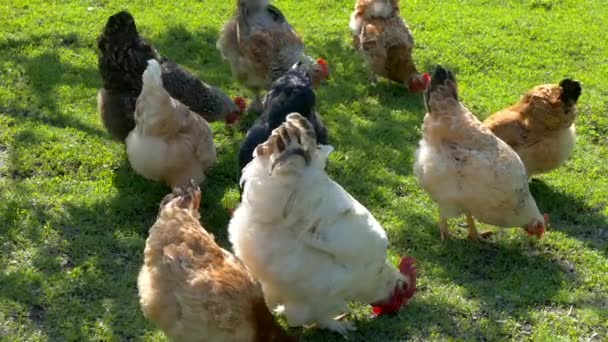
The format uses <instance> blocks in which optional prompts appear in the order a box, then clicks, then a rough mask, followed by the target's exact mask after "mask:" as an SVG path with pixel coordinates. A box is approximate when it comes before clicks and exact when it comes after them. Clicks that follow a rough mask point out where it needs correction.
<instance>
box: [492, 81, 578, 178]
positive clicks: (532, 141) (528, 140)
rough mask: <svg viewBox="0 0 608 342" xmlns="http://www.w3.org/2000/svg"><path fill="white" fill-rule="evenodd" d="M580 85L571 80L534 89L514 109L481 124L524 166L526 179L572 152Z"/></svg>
mask: <svg viewBox="0 0 608 342" xmlns="http://www.w3.org/2000/svg"><path fill="white" fill-rule="evenodd" d="M580 95H581V85H580V83H579V82H576V81H573V80H571V79H564V80H562V81H561V82H560V83H559V85H557V84H544V85H539V86H536V87H534V88H533V89H532V90H530V91H528V93H527V94H525V96H524V97H523V99H521V100H520V101H519V102H518V103H516V104H515V105H513V106H511V107H509V108H506V109H503V110H501V111H500V112H498V113H495V114H493V115H491V116H490V117H489V118H487V119H486V120H485V121H484V125H485V126H486V127H488V128H489V129H490V130H492V132H493V133H494V134H496V136H498V137H499V138H501V139H502V140H504V141H505V142H506V143H507V144H509V145H510V146H511V147H512V148H513V149H514V150H515V152H517V154H518V155H519V157H520V158H521V161H522V162H523V163H524V165H525V166H526V171H527V173H528V177H531V176H532V175H535V174H539V173H545V172H549V171H551V170H553V169H556V168H558V167H559V166H561V165H563V164H564V163H565V162H566V160H567V159H568V157H570V153H571V152H572V150H573V149H574V143H575V139H576V135H575V128H574V120H575V118H576V102H577V101H578V98H579V97H580Z"/></svg>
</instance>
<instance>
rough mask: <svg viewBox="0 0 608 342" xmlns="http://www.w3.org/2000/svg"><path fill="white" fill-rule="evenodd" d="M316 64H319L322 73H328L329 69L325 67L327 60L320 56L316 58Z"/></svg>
mask: <svg viewBox="0 0 608 342" xmlns="http://www.w3.org/2000/svg"><path fill="white" fill-rule="evenodd" d="M317 64H319V65H320V66H321V68H322V69H323V73H324V74H325V75H328V74H329V69H328V68H327V62H326V61H325V60H324V59H323V58H321V57H319V58H317Z"/></svg>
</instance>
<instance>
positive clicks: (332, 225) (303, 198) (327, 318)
mask: <svg viewBox="0 0 608 342" xmlns="http://www.w3.org/2000/svg"><path fill="white" fill-rule="evenodd" d="M331 151H332V148H331V146H327V145H319V146H317V141H316V135H315V131H314V129H313V127H312V125H311V124H310V122H309V121H308V120H306V119H305V118H304V117H302V116H301V115H300V114H297V113H292V114H290V115H288V116H287V120H286V122H285V123H283V124H282V125H281V126H280V127H279V128H277V129H275V130H274V131H273V132H272V135H271V136H270V138H268V140H266V142H265V143H263V144H260V145H258V147H257V148H256V150H255V152H254V155H255V157H254V159H253V160H252V161H251V162H250V163H249V164H248V165H247V166H246V167H245V169H244V170H243V176H242V178H241V182H242V183H243V182H244V184H245V187H244V192H243V200H242V202H241V204H240V206H239V207H238V208H237V210H236V211H235V213H234V216H233V218H232V220H231V221H230V225H229V227H228V230H229V233H230V241H231V242H232V245H233V248H234V251H235V253H236V255H237V256H238V257H239V258H241V259H242V260H243V262H244V263H245V264H246V265H247V266H248V267H249V269H250V270H251V272H252V273H253V274H254V275H255V276H256V277H257V278H258V279H259V280H260V282H261V283H262V286H263V289H264V295H265V296H266V300H267V302H268V305H269V307H270V308H276V307H280V308H281V312H282V313H283V314H284V315H285V317H286V318H287V322H288V324H289V325H290V326H301V325H308V324H313V323H316V324H317V326H318V327H321V328H326V329H330V330H333V331H336V332H339V333H341V334H343V335H346V334H347V331H349V330H354V326H353V325H352V324H350V323H349V322H343V321H339V320H337V319H335V318H336V316H338V315H339V314H341V313H344V312H345V311H347V310H348V309H347V306H346V302H347V301H349V300H353V301H359V302H363V303H366V304H371V305H372V307H373V310H374V312H375V313H376V314H383V313H394V312H397V311H398V310H399V308H400V307H401V306H402V305H403V304H405V302H407V300H408V299H409V298H411V297H412V296H413V294H414V291H415V289H416V285H415V284H416V275H415V268H414V265H413V259H412V258H408V257H406V258H403V259H402V260H401V263H400V265H399V268H398V269H397V268H395V267H394V266H393V265H391V263H390V262H389V261H388V260H387V246H388V239H387V237H386V233H385V231H384V229H382V227H381V226H380V224H379V223H378V221H376V219H375V218H374V217H373V216H372V214H371V213H370V212H369V211H368V210H367V209H366V208H365V207H364V206H363V205H361V203H359V202H358V201H357V200H356V199H354V198H353V197H352V196H351V195H350V194H349V193H348V192H346V191H345V190H344V189H343V188H342V187H341V186H340V185H338V184H337V183H335V182H334V181H332V180H331V179H330V178H329V177H328V176H327V174H326V173H325V170H324V168H325V163H326V162H327V158H328V155H329V153H330V152H331Z"/></svg>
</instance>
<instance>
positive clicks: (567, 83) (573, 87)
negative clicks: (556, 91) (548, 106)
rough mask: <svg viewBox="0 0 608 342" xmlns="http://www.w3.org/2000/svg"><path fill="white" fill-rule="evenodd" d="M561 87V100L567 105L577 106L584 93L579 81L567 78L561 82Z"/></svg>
mask: <svg viewBox="0 0 608 342" xmlns="http://www.w3.org/2000/svg"><path fill="white" fill-rule="evenodd" d="M559 86H560V87H561V88H562V94H561V96H560V99H561V100H562V101H563V102H564V103H565V104H567V105H570V106H572V105H574V104H576V102H577V101H578V98H579V97H580V96H581V93H582V88H581V84H580V83H579V82H577V81H574V80H571V79H569V78H566V79H564V80H562V81H561V82H559Z"/></svg>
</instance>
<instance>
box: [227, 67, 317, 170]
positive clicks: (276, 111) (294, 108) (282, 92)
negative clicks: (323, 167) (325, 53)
mask: <svg viewBox="0 0 608 342" xmlns="http://www.w3.org/2000/svg"><path fill="white" fill-rule="evenodd" d="M305 68H306V67H305V65H304V64H303V63H299V64H298V65H297V66H295V67H293V68H292V69H290V70H289V71H287V73H285V75H283V76H282V77H280V78H279V79H277V80H276V81H275V82H274V83H273V84H272V87H271V89H270V91H269V92H268V95H267V96H266V102H265V104H264V112H263V113H262V115H260V116H259V117H258V118H257V119H256V120H255V122H254V123H253V125H252V126H251V128H250V129H249V131H248V132H247V136H246V137H245V141H244V142H243V143H242V144H241V148H240V150H239V160H238V178H237V180H239V181H240V173H241V170H242V169H243V167H245V166H246V165H247V164H248V163H249V162H250V161H251V160H252V159H253V151H254V150H255V148H256V147H257V146H258V145H259V144H261V143H263V142H265V141H266V140H267V139H268V137H270V135H271V133H272V131H273V130H274V129H275V128H277V127H279V126H280V125H281V124H282V123H284V122H285V120H286V118H287V115H289V114H291V113H294V112H295V113H300V114H301V115H302V116H303V117H305V118H306V119H307V120H308V121H310V123H311V124H312V126H313V127H314V130H315V133H316V135H317V143H319V144H323V145H326V144H328V138H327V130H326V128H325V126H324V125H323V123H322V122H321V120H320V118H319V116H318V115H317V114H316V113H315V102H316V96H315V92H314V90H313V87H312V83H311V81H310V77H309V76H308V73H307V72H306V70H305Z"/></svg>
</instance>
